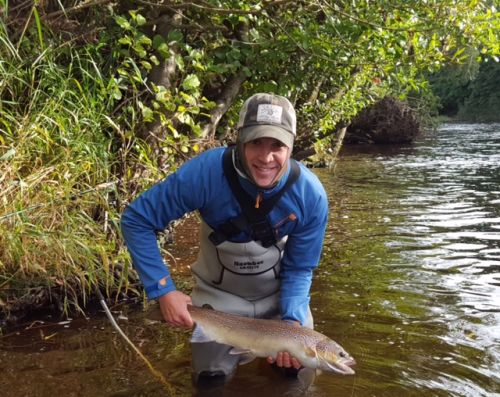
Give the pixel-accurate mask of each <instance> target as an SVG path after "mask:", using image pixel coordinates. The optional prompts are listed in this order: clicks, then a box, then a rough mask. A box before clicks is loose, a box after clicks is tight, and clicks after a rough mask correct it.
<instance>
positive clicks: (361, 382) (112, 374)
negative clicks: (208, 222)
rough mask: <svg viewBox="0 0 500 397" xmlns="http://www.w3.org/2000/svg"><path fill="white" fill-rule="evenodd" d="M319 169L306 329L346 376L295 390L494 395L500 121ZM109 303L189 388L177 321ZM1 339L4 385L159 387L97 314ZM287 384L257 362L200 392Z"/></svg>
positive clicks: (282, 390) (45, 392) (280, 390)
mask: <svg viewBox="0 0 500 397" xmlns="http://www.w3.org/2000/svg"><path fill="white" fill-rule="evenodd" d="M318 174H319V176H320V178H321V180H322V181H323V183H324V184H325V187H326V188H327V190H328V192H329V195H330V200H331V208H332V209H331V217H330V226H329V229H328V232H327V238H326V240H325V247H324V255H323V259H322V263H321V266H320V268H319V269H318V271H317V273H316V276H315V281H314V285H313V291H312V308H313V313H314V316H315V320H316V328H317V330H319V331H320V332H323V333H325V334H327V335H329V336H330V337H332V338H333V339H335V340H337V341H338V342H339V343H340V344H341V345H343V346H344V347H345V348H346V350H347V351H349V352H350V353H351V354H352V355H353V356H354V357H355V358H356V360H357V362H358V364H357V366H356V368H355V369H356V371H357V372H356V375H355V376H352V377H339V376H333V375H326V374H325V375H322V376H320V377H318V379H317V381H316V382H315V384H314V385H313V386H312V387H311V388H310V390H309V391H308V392H307V394H306V395H308V396H317V397H320V396H321V397H326V396H358V397H368V396H370V397H371V396H375V397H379V396H387V397H392V396H397V397H403V396H467V397H468V396H470V397H475V396H487V397H494V396H500V125H444V126H443V127H442V128H440V130H439V131H438V132H437V133H436V134H433V135H429V136H428V137H425V138H423V139H421V140H420V141H419V142H417V143H416V144H414V145H412V146H411V147H407V148H398V149H394V148H389V147H385V148H384V147H367V148H365V149H363V148H359V147H355V148H345V149H344V150H343V152H342V154H341V158H340V160H339V162H338V164H337V167H336V170H335V173H334V174H333V175H332V173H329V172H328V171H326V170H320V171H318ZM187 234H188V235H189V236H191V238H192V236H194V235H195V233H191V232H188V233H187ZM188 240H189V238H188ZM194 241H195V240H194ZM194 241H187V242H185V248H186V250H189V252H188V254H189V255H193V250H192V246H193V244H194ZM177 245H178V246H179V247H178V249H182V247H183V240H182V239H180V240H178V243H177ZM154 309H155V308H154V307H153V308H152V310H154ZM115 312H116V313H115V314H116V316H117V317H118V316H119V315H121V317H122V321H121V324H122V326H123V328H124V331H125V332H126V333H127V334H128V335H129V336H130V337H131V338H132V339H133V340H134V342H135V343H136V344H137V345H138V346H139V347H140V348H141V350H143V351H144V353H145V354H146V356H147V357H148V358H149V359H150V360H151V362H152V364H153V365H154V366H155V367H156V368H157V369H159V370H161V371H162V372H163V373H164V374H165V375H166V376H167V377H168V378H169V379H171V380H173V383H174V384H175V386H177V387H178V388H179V389H180V391H181V395H186V396H189V395H193V393H194V391H193V389H192V387H191V384H190V375H189V371H190V363H189V360H190V356H189V343H188V338H189V334H188V333H186V332H183V331H172V330H170V329H168V328H167V327H166V326H165V325H163V324H159V323H156V322H152V321H151V320H149V319H148V317H150V315H149V314H144V313H142V312H140V311H139V310H137V309H134V308H133V307H132V306H129V307H127V306H119V307H116V308H115ZM48 321H49V322H50V320H48ZM53 322H54V321H53ZM0 341H1V346H0V395H2V396H49V395H50V396H52V395H55V394H57V393H64V394H65V395H68V396H98V395H99V396H160V395H166V393H165V390H164V388H163V387H162V386H161V385H160V384H159V383H158V382H157V381H156V380H155V379H154V378H153V377H152V375H151V373H150V372H149V371H148V370H147V369H146V367H145V366H144V364H143V363H142V361H140V360H139V358H138V357H137V355H136V354H135V353H132V352H130V351H129V350H128V349H127V348H126V347H125V344H124V342H123V341H122V340H121V338H120V337H119V336H118V335H117V334H116V333H114V332H113V330H112V328H111V326H110V325H109V324H108V323H107V321H106V320H105V319H102V318H101V319H97V320H77V321H72V322H70V323H69V324H55V325H49V324H48V323H47V322H45V323H44V324H41V323H36V324H33V326H32V327H31V328H30V329H29V330H24V331H21V332H20V334H19V335H16V334H12V335H6V336H4V337H3V338H2V339H1V340H0ZM296 386H297V385H296V384H295V383H294V382H293V381H290V380H287V379H283V378H282V377H281V376H279V375H277V374H275V373H273V372H272V370H270V369H269V367H268V366H267V365H266V364H265V363H263V362H261V361H255V362H253V363H251V364H249V365H245V366H242V367H240V368H239V371H238V373H237V375H236V377H235V378H234V379H233V380H232V381H231V382H230V383H229V384H228V385H227V386H226V387H225V388H224V389H223V390H217V391H216V392H214V393H212V394H210V393H205V394H203V395H214V396H256V395H259V396H261V397H265V396H275V395H288V394H290V395H292V394H294V393H292V392H294V391H295V390H296ZM200 395H201V394H200Z"/></svg>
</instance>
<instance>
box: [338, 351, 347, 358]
mask: <svg viewBox="0 0 500 397" xmlns="http://www.w3.org/2000/svg"><path fill="white" fill-rule="evenodd" d="M339 356H340V357H342V358H346V357H347V354H345V352H340V353H339Z"/></svg>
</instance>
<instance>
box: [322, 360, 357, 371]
mask: <svg viewBox="0 0 500 397" xmlns="http://www.w3.org/2000/svg"><path fill="white" fill-rule="evenodd" d="M326 365H327V366H328V367H329V368H330V369H331V370H332V371H333V372H335V373H337V374H340V375H354V374H355V373H356V372H354V370H353V369H352V368H351V367H352V366H354V365H356V361H355V360H354V359H353V358H344V359H340V360H338V361H336V362H335V363H326Z"/></svg>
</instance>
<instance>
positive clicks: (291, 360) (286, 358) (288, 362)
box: [267, 320, 302, 369]
mask: <svg viewBox="0 0 500 397" xmlns="http://www.w3.org/2000/svg"><path fill="white" fill-rule="evenodd" d="M287 321H288V320H287ZM289 322H290V323H291V324H293V326H295V327H300V326H301V325H300V323H299V322H298V321H289ZM267 362H268V363H269V364H273V363H276V365H277V366H278V367H284V368H291V367H293V368H295V369H299V368H300V367H302V364H301V363H300V362H299V360H297V359H296V358H295V357H292V356H290V354H289V353H288V352H279V353H278V355H277V356H276V359H275V358H274V357H268V358H267Z"/></svg>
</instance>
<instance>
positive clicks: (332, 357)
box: [316, 339, 356, 375]
mask: <svg viewBox="0 0 500 397" xmlns="http://www.w3.org/2000/svg"><path fill="white" fill-rule="evenodd" d="M316 356H317V359H318V363H319V369H322V370H324V371H328V372H335V373H337V374H341V375H354V370H353V369H352V368H351V367H352V366H353V365H355V364H356V361H355V360H354V358H352V357H351V355H350V354H349V353H347V352H346V351H345V350H344V348H343V347H342V346H340V345H339V344H338V343H336V342H334V341H333V340H331V339H327V340H324V341H321V342H319V343H318V344H317V345H316Z"/></svg>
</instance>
